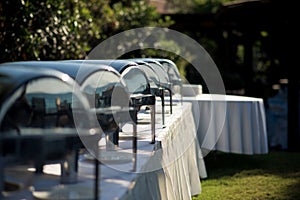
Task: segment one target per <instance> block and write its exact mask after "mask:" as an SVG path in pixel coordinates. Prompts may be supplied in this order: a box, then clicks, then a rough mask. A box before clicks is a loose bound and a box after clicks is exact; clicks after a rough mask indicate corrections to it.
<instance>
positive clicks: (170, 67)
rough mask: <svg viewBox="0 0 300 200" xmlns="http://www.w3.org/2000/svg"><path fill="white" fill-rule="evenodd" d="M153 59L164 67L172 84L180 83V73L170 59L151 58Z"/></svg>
mask: <svg viewBox="0 0 300 200" xmlns="http://www.w3.org/2000/svg"><path fill="white" fill-rule="evenodd" d="M153 59H154V60H156V61H158V62H159V63H160V64H161V65H162V66H163V67H164V69H165V70H166V71H167V73H168V74H169V78H170V81H171V82H172V84H173V85H179V86H181V85H182V79H181V75H180V73H179V70H178V68H177V66H176V64H175V63H174V62H173V61H172V60H169V59H165V58H153Z"/></svg>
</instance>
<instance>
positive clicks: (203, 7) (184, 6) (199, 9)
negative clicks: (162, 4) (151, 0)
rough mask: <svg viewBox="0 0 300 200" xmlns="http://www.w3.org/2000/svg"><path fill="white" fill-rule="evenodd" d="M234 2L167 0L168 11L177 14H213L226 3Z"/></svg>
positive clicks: (220, 0) (224, 0)
mask: <svg viewBox="0 0 300 200" xmlns="http://www.w3.org/2000/svg"><path fill="white" fill-rule="evenodd" d="M231 1H234V0H185V1H181V0H168V7H169V10H171V11H173V12H178V13H215V12H216V11H217V10H218V8H219V7H220V6H221V5H222V4H223V3H226V2H231Z"/></svg>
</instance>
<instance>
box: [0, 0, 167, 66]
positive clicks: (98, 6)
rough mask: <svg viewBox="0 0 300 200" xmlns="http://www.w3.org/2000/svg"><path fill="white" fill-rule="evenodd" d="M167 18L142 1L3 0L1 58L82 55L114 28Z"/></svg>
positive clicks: (163, 23) (159, 23)
mask: <svg viewBox="0 0 300 200" xmlns="http://www.w3.org/2000/svg"><path fill="white" fill-rule="evenodd" d="M169 23H170V20H169V19H166V20H162V19H160V15H159V14H158V13H157V12H156V11H155V9H154V8H153V7H151V6H150V5H148V4H147V3H145V1H129V0H123V1H107V0H82V1H78V0H40V1H34V0H27V1H25V0H19V1H8V0H6V1H1V2H0V44H1V48H0V62H6V61H17V60H58V59H77V58H84V57H85V56H86V53H87V52H88V51H89V50H91V49H92V48H93V47H94V46H95V45H96V44H98V43H100V42H101V41H103V40H104V39H106V38H107V37H109V36H110V35H112V34H115V33H117V32H120V31H122V30H126V29H130V28H135V27H142V26H146V25H149V26H167V25H168V24H169Z"/></svg>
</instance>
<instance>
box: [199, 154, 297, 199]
mask: <svg viewBox="0 0 300 200" xmlns="http://www.w3.org/2000/svg"><path fill="white" fill-rule="evenodd" d="M204 159H205V165H206V169H207V173H208V178H207V180H217V181H218V182H219V183H220V184H222V183H223V182H224V181H225V182H226V180H228V179H231V178H232V177H234V178H242V179H244V178H247V177H256V178H255V179H257V184H255V183H254V184H255V185H256V186H258V183H259V182H260V181H263V180H266V179H263V178H260V177H267V176H272V177H275V178H272V179H271V178H270V179H268V180H274V182H272V183H265V185H264V188H265V189H267V188H271V187H273V185H276V184H281V185H280V187H277V189H278V190H276V189H275V190H272V192H271V193H270V194H267V195H271V196H272V195H273V197H271V196H270V198H267V199H285V200H287V199H288V200H296V199H299V197H300V152H284V151H272V152H270V153H268V154H264V155H240V154H231V153H222V152H217V151H215V152H211V153H210V154H209V155H208V156H206V157H205V158H204ZM276 177H278V178H276ZM247 180H248V179H247ZM276 180H277V182H276ZM280 180H285V181H280ZM278 181H279V182H278ZM282 182H284V183H282ZM249 184H253V182H252V183H249ZM259 184H262V183H259ZM255 185H253V187H256V186H255Z"/></svg>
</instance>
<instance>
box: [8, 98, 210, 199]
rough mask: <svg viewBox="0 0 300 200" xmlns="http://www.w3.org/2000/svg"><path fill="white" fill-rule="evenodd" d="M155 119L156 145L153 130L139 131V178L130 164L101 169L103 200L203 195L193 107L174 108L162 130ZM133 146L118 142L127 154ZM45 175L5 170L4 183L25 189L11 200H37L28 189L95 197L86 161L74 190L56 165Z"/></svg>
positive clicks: (202, 168) (21, 169)
mask: <svg viewBox="0 0 300 200" xmlns="http://www.w3.org/2000/svg"><path fill="white" fill-rule="evenodd" d="M157 110H158V111H159V110H160V109H159V108H157ZM167 113H168V112H167ZM144 117H145V116H144ZM156 117H157V124H156V135H157V137H156V144H154V145H153V144H150V143H149V142H150V125H139V126H138V137H139V139H138V151H137V153H138V154H137V171H136V172H130V170H131V169H132V162H125V163H119V164H110V165H100V172H101V175H100V176H101V180H100V188H99V194H100V198H99V199H101V200H107V199H108V200H110V199H128V200H129V199H130V200H132V199H144V200H145V199H166V200H167V199H172V200H173V199H174V200H176V199H178V200H185V199H186V200H190V199H191V196H192V195H196V194H200V193H201V180H200V178H205V177H207V174H206V169H205V165H204V160H203V157H202V152H201V149H200V148H199V145H198V142H197V137H196V128H195V124H194V119H193V114H192V105H191V103H184V104H183V105H178V106H175V107H174V109H173V114H172V115H170V114H166V124H165V125H166V126H165V128H163V127H162V126H161V119H160V117H161V114H159V113H157V114H156ZM125 131H126V128H125ZM125 131H124V134H125V135H126V133H125ZM100 143H101V142H100ZM131 145H132V144H131V141H130V140H127V141H120V148H122V149H123V150H124V151H126V149H127V150H128V152H130V151H131V150H130V148H131V147H132V146H131ZM44 170H45V171H46V172H47V173H48V175H35V174H34V173H32V172H30V171H28V169H27V168H26V167H24V166H23V167H17V168H9V169H6V178H8V179H9V180H13V181H17V182H22V183H23V184H24V189H23V190H22V191H20V192H19V193H14V194H13V195H12V196H11V198H8V199H18V197H22V198H26V199H33V193H32V191H31V190H29V188H27V185H26V184H28V183H30V184H32V187H30V188H31V189H33V190H35V193H37V194H38V193H39V191H42V192H43V191H45V192H47V191H49V190H51V188H52V191H53V189H54V188H57V187H59V188H64V189H65V190H66V191H69V192H70V194H72V195H73V196H74V195H75V196H76V195H78V194H77V193H76V191H79V190H80V191H81V192H86V193H89V197H93V191H94V177H95V176H94V165H93V163H92V162H91V161H87V160H86V159H85V158H84V157H81V159H80V161H79V169H78V180H79V181H78V183H76V184H68V185H61V184H59V180H60V178H59V171H60V165H58V164H55V165H46V166H45V168H44ZM55 191H56V190H54V193H55Z"/></svg>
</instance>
